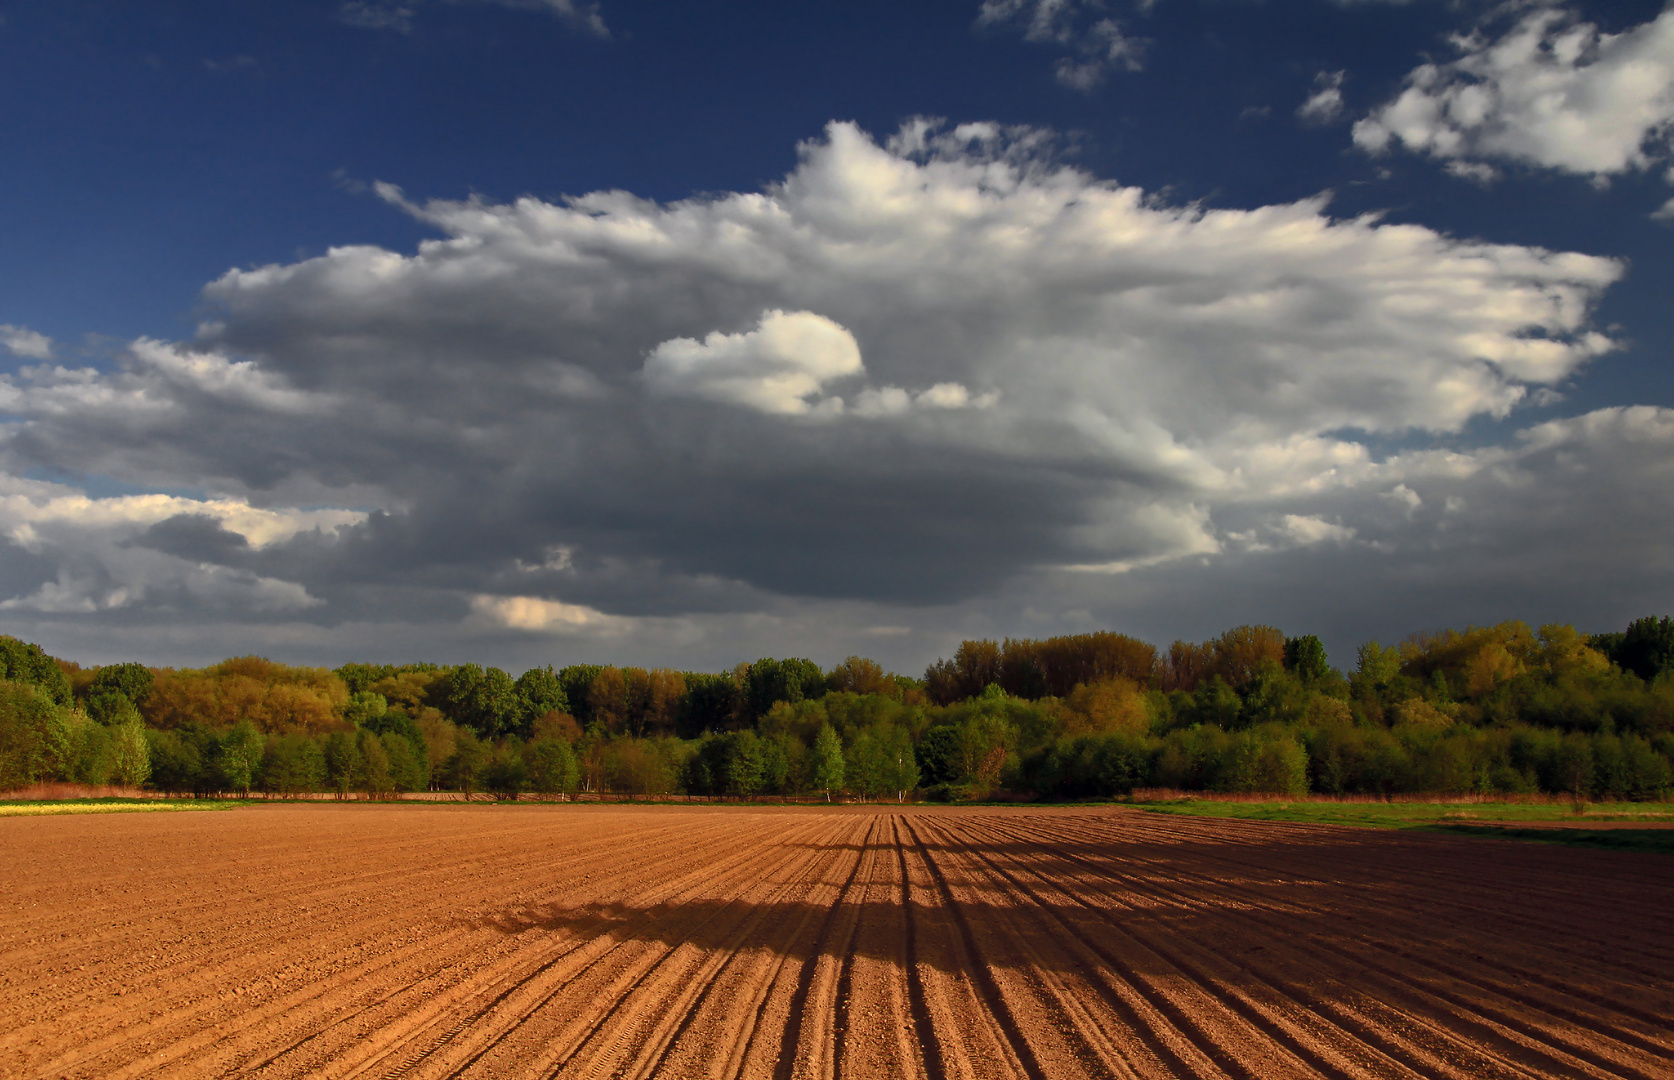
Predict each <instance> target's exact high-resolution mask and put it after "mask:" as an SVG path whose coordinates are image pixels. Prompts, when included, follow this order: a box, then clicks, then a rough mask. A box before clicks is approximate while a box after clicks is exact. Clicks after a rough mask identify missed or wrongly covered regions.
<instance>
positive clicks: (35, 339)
mask: <svg viewBox="0 0 1674 1080" xmlns="http://www.w3.org/2000/svg"><path fill="white" fill-rule="evenodd" d="M0 345H4V346H5V347H6V351H7V352H10V353H11V354H12V355H13V356H23V357H27V358H28V359H30V360H51V359H52V339H51V338H49V337H47V336H46V335H45V334H41V333H36V332H35V331H34V330H30V329H28V328H27V327H23V326H12V325H11V324H10V323H0Z"/></svg>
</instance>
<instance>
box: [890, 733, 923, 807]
mask: <svg viewBox="0 0 1674 1080" xmlns="http://www.w3.org/2000/svg"><path fill="white" fill-rule="evenodd" d="M882 742H883V750H884V772H883V778H884V788H885V790H886V791H889V790H892V791H894V792H895V801H896V802H905V801H906V798H907V793H908V792H910V791H914V790H916V789H917V788H918V762H917V761H916V760H915V758H914V756H913V737H912V734H911V733H910V732H908V731H907V730H906V729H905V728H891V729H890V731H889V734H888V736H886V737H885V738H884V739H883V740H882Z"/></svg>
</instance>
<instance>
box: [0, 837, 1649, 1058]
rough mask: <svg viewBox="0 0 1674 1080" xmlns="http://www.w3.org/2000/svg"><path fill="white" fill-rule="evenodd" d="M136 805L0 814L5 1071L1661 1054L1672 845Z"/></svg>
mask: <svg viewBox="0 0 1674 1080" xmlns="http://www.w3.org/2000/svg"><path fill="white" fill-rule="evenodd" d="M525 815H527V816H525ZM121 817H126V815H113V816H111V817H110V818H106V819H103V820H102V821H97V822H92V823H89V819H79V820H80V821H81V822H84V824H78V825H74V826H70V827H65V826H56V825H55V826H48V827H47V828H34V827H33V826H31V827H23V828H16V827H14V828H12V829H11V830H9V831H8V830H6V829H5V828H4V827H3V826H0V881H5V882H6V883H7V892H8V894H9V899H11V900H12V901H13V902H12V903H10V904H8V905H6V906H4V907H0V957H4V958H5V959H4V960H0V1075H17V1076H22V1077H34V1076H45V1075H49V1074H50V1075H54V1076H56V1075H60V1074H62V1075H77V1076H99V1077H101V1078H105V1077H112V1078H114V1077H122V1076H131V1075H140V1074H146V1075H157V1076H161V1077H165V1078H174V1077H181V1078H184V1077H198V1076H210V1075H226V1074H229V1073H233V1072H239V1073H243V1072H251V1073H256V1072H259V1073H261V1074H263V1075H274V1076H299V1075H310V1076H312V1075H330V1074H339V1073H341V1074H355V1075H367V1074H371V1075H380V1074H381V1075H401V1076H404V1077H407V1078H410V1080H416V1078H417V1077H420V1076H425V1077H429V1076H437V1075H446V1076H454V1077H460V1078H461V1080H463V1078H464V1077H468V1076H481V1075H491V1076H495V1077H500V1076H506V1077H522V1076H545V1075H560V1074H561V1075H563V1076H566V1077H567V1076H571V1075H592V1076H599V1077H602V1076H605V1075H610V1076H623V1077H624V1078H626V1077H630V1076H638V1075H652V1074H654V1075H668V1076H676V1075H677V1076H679V1077H681V1080H685V1078H686V1077H693V1078H696V1077H705V1078H711V1077H712V1078H715V1080H721V1078H731V1077H736V1076H750V1077H752V1078H757V1077H761V1078H765V1077H768V1076H773V1077H774V1078H775V1080H783V1078H785V1077H789V1078H792V1080H803V1078H804V1077H808V1078H812V1077H819V1078H820V1080H873V1078H878V1077H883V1076H890V1077H894V1076H923V1077H926V1078H927V1080H943V1078H945V1077H959V1078H962V1080H963V1078H973V1080H974V1078H977V1077H981V1078H982V1080H987V1078H989V1077H996V1078H998V1077H1003V1076H1008V1075H1009V1076H1017V1077H1022V1076H1029V1077H1039V1076H1051V1077H1053V1080H1059V1078H1060V1077H1063V1078H1066V1080H1074V1078H1075V1077H1078V1076H1081V1075H1089V1076H1095V1075H1096V1076H1106V1075H1113V1076H1119V1077H1122V1078H1123V1080H1128V1078H1139V1077H1144V1078H1151V1077H1182V1078H1186V1077H1190V1078H1195V1080H1226V1078H1228V1077H1238V1076H1259V1077H1261V1078H1262V1080H1267V1078H1268V1077H1270V1076H1271V1077H1275V1078H1278V1077H1288V1076H1298V1077H1302V1076H1315V1077H1324V1078H1329V1080H1347V1078H1349V1077H1354V1078H1356V1080H1358V1078H1359V1077H1373V1076H1378V1077H1381V1076H1388V1077H1392V1078H1394V1077H1399V1078H1401V1080H1412V1078H1413V1077H1414V1076H1415V1075H1419V1076H1425V1077H1429V1076H1437V1077H1448V1076H1451V1077H1459V1078H1463V1077H1471V1078H1473V1080H1474V1078H1476V1077H1488V1076H1502V1077H1508V1078H1509V1077H1519V1078H1525V1080H1532V1078H1547V1077H1556V1076H1589V1077H1593V1076H1596V1077H1606V1076H1609V1077H1640V1078H1653V1077H1655V1078H1659V1080H1670V1078H1674V1036H1671V1034H1670V1029H1671V1028H1674V1024H1671V1023H1670V1021H1671V1019H1674V960H1671V959H1670V958H1671V957H1674V949H1670V947H1669V945H1668V942H1669V940H1670V939H1668V938H1666V937H1665V936H1663V935H1662V933H1661V929H1660V928H1665V927H1666V926H1667V925H1669V924H1670V922H1671V921H1674V889H1671V888H1670V887H1669V885H1670V881H1671V880H1674V879H1670V878H1669V877H1668V876H1667V875H1666V874H1665V873H1663V872H1662V870H1663V864H1662V863H1661V862H1654V863H1651V862H1634V861H1632V860H1629V859H1625V858H1614V859H1612V858H1605V857H1599V858H1594V857H1592V856H1594V855H1597V854H1599V853H1590V852H1568V851H1565V852H1563V853H1562V854H1561V855H1554V854H1553V853H1552V852H1551V851H1550V850H1548V849H1544V848H1542V849H1534V850H1528V849H1523V848H1522V847H1520V846H1513V845H1493V844H1486V845H1482V844H1470V845H1468V846H1467V845H1466V844H1465V843H1464V842H1461V841H1457V840H1454V839H1452V838H1441V837H1422V838H1420V837H1413V836H1403V835H1381V834H1379V835H1373V836H1368V835H1367V834H1365V833H1353V834H1350V833H1347V832H1345V831H1343V830H1335V829H1330V828H1317V827H1312V828H1311V827H1306V826H1302V827H1285V828H1283V829H1268V828H1266V827H1265V825H1261V824H1252V823H1237V822H1233V823H1227V822H1216V821H1207V820H1193V819H1177V818H1167V819H1162V820H1146V819H1144V818H1141V817H1140V816H1139V815H1138V814H1135V813H1132V812H1125V811H1108V810H1106V811H1096V812H1079V811H1070V812H1065V811H1052V810H1040V809H1028V810H1024V809H1018V810H1005V811H988V810H970V809H948V810H906V811H901V812H899V813H888V814H886V813H883V812H881V811H879V812H871V811H867V810H861V809H859V808H852V809H843V810H834V811H832V810H826V809H823V808H795V809H791V808H784V809H777V808H765V807H764V808H743V807H738V808H730V807H729V808H724V809H718V810H708V809H704V808H690V809H688V810H679V809H663V810H658V809H652V808H628V807H591V806H589V807H552V808H534V807H519V808H505V812H502V811H500V810H488V811H483V810H480V809H477V808H472V810H458V811H454V810H442V811H440V812H437V811H436V810H433V809H430V808H423V809H418V808H400V809H397V808H376V807H359V806H357V807H327V808H318V809H315V808H303V807H298V808H294V809H287V808H283V807H272V808H265V807H258V808H252V809H250V810H244V811H240V812H238V813H236V814H226V815H213V817H214V818H216V820H215V821H213V822H205V821H203V820H201V819H202V818H205V817H209V815H148V816H137V815H136V817H141V818H142V820H145V821H147V823H146V824H144V825H140V824H124V823H122V822H120V821H118V820H115V819H118V818H121ZM170 817H173V818H176V819H177V820H176V821H175V822H174V823H172V824H170V823H168V822H167V821H163V820H160V819H166V818H170ZM194 818H197V819H200V820H198V821H197V822H196V823H192V822H191V821H190V819H194ZM179 819H188V820H184V821H183V820H179ZM12 836H18V837H22V838H23V841H24V842H20V843H18V844H8V843H5V842H4V840H5V839H6V838H7V837H12ZM72 837H80V838H84V840H85V841H86V842H85V843H82V844H81V845H80V846H79V847H70V846H66V843H65V841H66V840H67V839H68V838H72ZM131 850H139V851H142V852H143V853H144V854H145V858H144V859H143V860H141V861H140V862H138V863H135V862H134V861H133V860H132V858H131V857H130V858H127V859H126V864H125V862H124V859H125V857H127V855H128V852H129V851H131ZM72 852H73V854H72ZM1605 854H1608V853H1605ZM89 855H91V856H93V857H88V856H89ZM78 858H80V861H79V862H78ZM124 865H131V866H132V868H133V873H132V874H131V875H123V874H122V871H121V869H118V870H117V871H116V874H117V876H116V877H114V878H113V877H112V876H111V870H110V868H111V867H118V868H120V867H123V866H124ZM1567 867H1576V868H1586V869H1588V870H1591V869H1593V868H1597V869H1598V871H1599V872H1598V874H1596V875H1594V876H1590V877H1589V878H1588V879H1587V880H1586V881H1585V883H1584V884H1583V883H1582V882H1581V880H1580V879H1578V878H1577V877H1576V875H1575V874H1574V872H1572V871H1566V869H1565V868H1567ZM1635 867H1643V870H1642V871H1639V872H1636V870H1635ZM1326 868H1328V869H1326ZM113 882H114V884H113ZM153 899H154V900H155V903H154V904H153V903H151V901H152V900H153ZM555 900H557V901H560V902H558V903H554V901H555ZM1601 906H1602V909H1604V910H1609V911H1620V912H1622V913H1624V915H1625V917H1623V918H1617V919H1613V920H1604V919H1600V918H1599V917H1598V916H1599V911H1600V910H1601ZM54 919H58V920H60V921H59V922H58V923H57V925H58V926H59V927H62V926H63V925H65V922H66V921H69V922H71V923H73V924H75V925H78V926H82V927H85V929H86V932H85V933H83V934H81V935H80V936H79V937H68V936H64V937H60V936H56V934H54V933H51V932H49V931H51V929H52V928H53V920H54ZM1601 924H1603V925H1601ZM1257 945H1259V946H1261V947H1260V948H1255V946H1257ZM127 956H132V957H134V960H132V961H131V962H125V958H126V957H127ZM1473 957H1474V958H1475V959H1474V961H1473V959H1472V958H1473ZM112 988H121V989H125V990H126V991H127V993H126V994H125V995H124V996H123V997H115V996H114V995H113V994H111V993H110V991H111V989H112ZM235 991H237V993H235ZM793 1025H794V1031H793V1030H791V1029H792V1027H793ZM124 1031H126V1034H124ZM438 1040H440V1041H439V1042H438ZM48 1065H54V1066H62V1067H61V1068H54V1069H52V1070H50V1072H49V1070H48V1069H47V1068H46V1066H48Z"/></svg>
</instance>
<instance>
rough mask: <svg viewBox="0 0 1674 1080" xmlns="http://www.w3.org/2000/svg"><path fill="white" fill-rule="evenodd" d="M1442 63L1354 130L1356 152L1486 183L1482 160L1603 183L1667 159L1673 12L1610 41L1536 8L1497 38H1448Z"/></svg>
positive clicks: (1413, 78) (1423, 71)
mask: <svg viewBox="0 0 1674 1080" xmlns="http://www.w3.org/2000/svg"><path fill="white" fill-rule="evenodd" d="M1453 45H1454V47H1455V49H1456V50H1457V52H1458V54H1459V55H1458V56H1457V58H1456V59H1454V60H1451V61H1449V62H1447V63H1440V64H1424V65H1422V66H1420V67H1418V68H1416V69H1414V70H1413V71H1412V72H1411V73H1410V74H1409V75H1408V76H1407V78H1406V88H1405V89H1404V90H1402V91H1401V93H1400V95H1399V96H1398V97H1396V98H1395V100H1393V101H1391V102H1388V103H1387V104H1385V105H1383V106H1381V107H1380V108H1378V109H1376V110H1374V111H1373V112H1372V114H1371V115H1370V116H1368V117H1366V118H1365V119H1363V120H1360V121H1359V122H1357V123H1356V124H1355V125H1354V141H1355V143H1356V145H1358V146H1360V147H1361V148H1362V149H1364V150H1366V151H1368V152H1370V153H1382V152H1385V151H1387V150H1390V149H1392V148H1394V147H1395V146H1397V145H1400V146H1404V147H1406V148H1407V149H1408V150H1410V151H1412V152H1414V153H1420V154H1428V155H1430V156H1432V157H1436V158H1441V159H1443V160H1445V161H1449V162H1452V163H1455V164H1456V165H1457V168H1455V169H1454V170H1453V171H1454V172H1455V173H1456V174H1457V175H1462V176H1465V177H1468V178H1470V179H1476V180H1482V179H1486V178H1487V177H1488V176H1489V174H1488V173H1487V172H1486V171H1484V170H1486V169H1487V168H1489V167H1490V166H1489V163H1491V162H1515V163H1520V164H1528V165H1535V166H1540V167H1543V168H1550V169H1559V170H1563V171H1565V172H1571V173H1578V174H1580V175H1583V176H1590V177H1592V178H1593V179H1594V180H1596V181H1600V182H1602V181H1604V180H1607V179H1608V178H1609V177H1611V176H1613V175H1617V174H1620V173H1625V172H1630V171H1633V170H1637V169H1644V168H1647V167H1649V166H1650V165H1651V164H1652V163H1653V162H1654V161H1655V160H1657V159H1660V158H1664V157H1666V156H1667V155H1668V152H1669V137H1670V130H1671V127H1670V125H1671V124H1674V8H1669V9H1667V10H1665V11H1663V13H1662V14H1661V15H1659V16H1657V17H1656V18H1655V19H1653V20H1651V21H1650V22H1648V23H1644V24H1642V25H1640V26H1636V27H1633V28H1631V29H1629V30H1625V31H1623V32H1622V33H1619V34H1606V33H1601V32H1600V31H1599V29H1598V28H1597V27H1596V26H1594V25H1593V24H1591V23H1587V22H1582V21H1580V20H1579V18H1577V17H1576V16H1575V15H1573V14H1571V13H1570V12H1568V11H1566V10H1565V9H1563V8H1560V7H1556V6H1550V5H1542V6H1540V7H1537V8H1536V9H1535V10H1533V11H1531V12H1529V13H1527V14H1525V15H1524V16H1522V18H1521V19H1519V20H1518V21H1517V22H1516V24H1515V25H1513V26H1512V27H1511V28H1510V29H1508V30H1507V31H1505V32H1504V33H1503V34H1501V35H1500V36H1498V37H1494V36H1491V35H1490V34H1487V33H1484V32H1476V33H1472V34H1467V35H1462V36H1459V37H1456V38H1455V39H1454V40H1453Z"/></svg>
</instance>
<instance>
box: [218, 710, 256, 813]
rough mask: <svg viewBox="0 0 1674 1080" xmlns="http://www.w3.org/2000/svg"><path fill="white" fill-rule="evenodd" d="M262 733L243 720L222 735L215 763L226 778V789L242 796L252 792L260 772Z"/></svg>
mask: <svg viewBox="0 0 1674 1080" xmlns="http://www.w3.org/2000/svg"><path fill="white" fill-rule="evenodd" d="M261 762H262V736H261V733H260V732H258V731H257V730H256V727H255V725H254V724H252V723H250V721H248V720H241V721H239V723H238V724H236V725H235V726H234V727H233V729H232V730H231V731H229V732H227V733H226V734H225V735H223V736H221V739H220V746H219V748H218V753H217V754H216V757H215V766H216V768H217V769H218V770H219V771H220V773H221V776H222V777H223V778H224V780H225V782H226V786H227V790H229V791H236V792H238V794H240V795H248V794H250V789H251V787H253V786H254V785H255V782H256V777H257V776H258V775H259V773H260V769H261Z"/></svg>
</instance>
